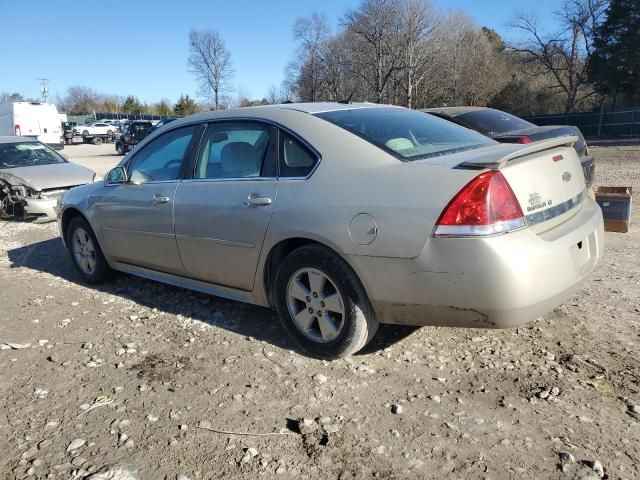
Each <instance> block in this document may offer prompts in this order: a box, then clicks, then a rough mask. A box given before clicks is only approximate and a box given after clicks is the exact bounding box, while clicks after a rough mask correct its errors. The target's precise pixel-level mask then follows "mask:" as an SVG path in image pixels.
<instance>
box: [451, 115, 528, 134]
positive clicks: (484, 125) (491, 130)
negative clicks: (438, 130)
mask: <svg viewBox="0 0 640 480" xmlns="http://www.w3.org/2000/svg"><path fill="white" fill-rule="evenodd" d="M454 118H455V119H456V120H459V121H461V122H462V123H464V124H465V125H468V126H469V127H470V128H473V129H474V130H478V131H479V132H482V133H484V134H485V135H498V134H500V133H507V132H512V131H514V130H522V129H524V128H531V127H535V125H534V124H533V123H529V122H527V121H526V120H523V119H521V118H519V117H516V116H515V115H511V114H510V113H507V112H503V111H500V110H493V109H487V110H475V111H473V112H468V113H463V114H461V115H457V116H456V117H454Z"/></svg>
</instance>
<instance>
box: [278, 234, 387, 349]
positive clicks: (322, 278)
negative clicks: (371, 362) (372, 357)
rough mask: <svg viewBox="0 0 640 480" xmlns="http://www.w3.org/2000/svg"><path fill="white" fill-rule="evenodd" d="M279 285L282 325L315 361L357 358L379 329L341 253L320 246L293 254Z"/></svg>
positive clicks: (282, 268) (284, 265) (282, 270)
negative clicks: (320, 359)
mask: <svg viewBox="0 0 640 480" xmlns="http://www.w3.org/2000/svg"><path fill="white" fill-rule="evenodd" d="M274 287H275V301H276V308H277V310H278V316H279V317H280V320H281V322H282V325H283V326H284V328H285V330H286V331H287V333H288V334H289V335H290V337H291V338H292V339H293V341H294V342H295V343H296V344H297V345H298V346H299V347H300V348H302V349H303V350H305V351H306V352H307V353H309V354H311V355H313V356H315V357H318V358H324V359H335V358H341V357H345V356H348V355H351V354H352V353H355V352H357V351H358V350H360V349H362V348H363V347H364V346H365V345H366V344H367V343H368V342H369V340H371V339H372V338H373V336H374V334H375V332H376V330H377V328H378V321H377V320H376V318H375V314H374V312H373V308H372V307H371V304H370V303H369V299H368V298H367V295H366V293H365V291H364V288H363V287H362V284H361V283H360V280H359V279H358V277H357V276H356V275H355V273H354V272H353V270H351V268H350V267H349V265H348V264H347V263H346V262H345V261H344V260H343V259H342V258H341V257H340V256H339V255H337V254H335V253H333V252H332V251H331V250H329V249H327V248H325V247H322V246H320V245H308V246H305V247H301V248H299V249H297V250H294V251H293V252H292V253H290V254H289V255H288V256H287V257H286V258H285V259H284V261H283V262H282V264H281V266H280V268H279V270H278V272H277V274H276V278H275V284H274Z"/></svg>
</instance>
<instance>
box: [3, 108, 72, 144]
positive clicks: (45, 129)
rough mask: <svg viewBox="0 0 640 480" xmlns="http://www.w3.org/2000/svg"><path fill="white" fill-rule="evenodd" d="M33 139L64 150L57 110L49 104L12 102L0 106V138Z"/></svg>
mask: <svg viewBox="0 0 640 480" xmlns="http://www.w3.org/2000/svg"><path fill="white" fill-rule="evenodd" d="M13 135H15V136H22V137H35V138H37V139H38V140H39V141H40V142H42V143H44V144H46V145H48V146H50V147H52V148H55V149H56V150H60V149H62V148H64V139H63V137H62V125H61V123H60V117H59V116H58V109H57V108H56V106H55V105H53V104H51V103H39V102H12V103H3V104H1V105H0V136H13Z"/></svg>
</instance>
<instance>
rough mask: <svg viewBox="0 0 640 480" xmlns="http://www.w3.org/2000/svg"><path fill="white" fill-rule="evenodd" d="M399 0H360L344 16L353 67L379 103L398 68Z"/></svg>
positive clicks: (399, 65)
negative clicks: (354, 7)
mask: <svg viewBox="0 0 640 480" xmlns="http://www.w3.org/2000/svg"><path fill="white" fill-rule="evenodd" d="M400 12H401V8H400V2H399V0H363V1H362V3H361V4H360V7H359V8H358V9H357V10H351V11H349V12H347V14H346V15H345V17H344V19H343V24H344V26H345V29H346V35H347V36H348V38H349V40H350V42H351V44H352V51H353V69H354V72H355V74H356V75H358V76H359V77H360V78H361V79H362V80H363V81H364V83H365V84H366V85H367V87H368V89H369V90H370V91H371V92H372V94H373V95H374V100H375V101H376V102H382V101H383V99H384V98H385V91H386V90H387V87H388V82H389V81H390V80H391V79H392V76H393V74H394V73H396V72H397V71H398V70H400V69H401V65H402V51H401V49H400V48H399V47H400Z"/></svg>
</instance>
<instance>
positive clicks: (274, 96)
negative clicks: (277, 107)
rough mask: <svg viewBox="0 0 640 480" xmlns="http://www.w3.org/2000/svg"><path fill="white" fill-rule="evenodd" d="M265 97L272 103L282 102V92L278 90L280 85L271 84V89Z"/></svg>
mask: <svg viewBox="0 0 640 480" xmlns="http://www.w3.org/2000/svg"><path fill="white" fill-rule="evenodd" d="M265 99H266V100H267V103H269V104H270V105H273V104H276V103H280V92H279V91H278V87H276V86H275V85H271V86H270V87H269V90H267V96H266V97H265Z"/></svg>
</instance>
